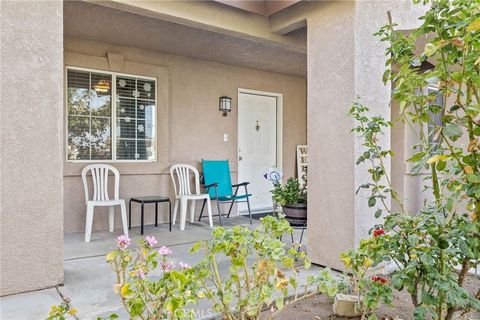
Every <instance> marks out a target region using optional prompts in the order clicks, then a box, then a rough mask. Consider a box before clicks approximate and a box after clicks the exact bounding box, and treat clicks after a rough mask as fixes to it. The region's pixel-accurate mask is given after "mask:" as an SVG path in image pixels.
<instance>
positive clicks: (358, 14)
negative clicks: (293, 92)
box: [307, 0, 424, 269]
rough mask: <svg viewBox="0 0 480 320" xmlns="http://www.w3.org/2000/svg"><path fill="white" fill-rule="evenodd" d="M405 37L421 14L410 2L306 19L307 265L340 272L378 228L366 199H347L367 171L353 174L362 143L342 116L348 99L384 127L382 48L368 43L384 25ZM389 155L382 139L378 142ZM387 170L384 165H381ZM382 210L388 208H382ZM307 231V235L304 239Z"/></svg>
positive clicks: (386, 101)
mask: <svg viewBox="0 0 480 320" xmlns="http://www.w3.org/2000/svg"><path fill="white" fill-rule="evenodd" d="M387 11H391V12H392V16H393V20H394V22H395V23H398V24H399V26H398V28H399V29H405V30H408V29H412V28H414V27H415V26H416V25H417V24H418V21H417V17H419V16H420V15H421V14H422V13H423V11H424V9H423V8H422V7H420V6H415V7H414V6H413V5H412V3H411V2H410V1H406V0H405V1H404V0H391V1H355V2H353V1H352V2H350V1H349V2H339V1H338V2H334V1H332V2H322V3H320V4H316V6H315V8H311V9H310V10H309V11H308V12H307V30H308V32H307V33H308V48H307V51H308V54H307V55H308V93H309V94H308V107H307V109H308V114H307V116H308V130H307V131H308V132H307V135H308V141H316V142H317V141H318V142H317V143H310V145H309V152H310V159H309V181H310V183H309V199H308V205H309V209H308V210H309V225H308V229H309V232H308V243H307V246H308V253H309V255H311V257H312V260H313V262H315V263H318V264H321V265H327V266H330V267H333V268H337V269H343V265H342V263H341V262H340V260H339V255H340V253H341V252H344V251H346V250H349V249H351V248H353V247H354V246H355V245H356V244H358V241H359V240H360V239H362V238H364V237H366V236H367V235H368V230H369V229H370V228H371V227H372V226H373V225H374V224H375V223H379V222H380V220H377V219H375V218H374V212H375V211H376V208H368V205H367V200H368V195H369V192H368V191H366V192H360V193H359V195H358V196H355V191H356V189H357V188H358V186H359V185H361V184H363V183H365V182H368V181H369V173H368V171H367V170H368V167H367V166H355V160H356V159H357V158H358V156H360V155H361V154H362V153H363V148H362V145H361V144H362V142H361V141H360V140H358V139H357V138H356V137H355V136H354V135H353V134H351V133H350V130H351V129H352V128H353V127H354V121H352V120H351V119H348V118H347V116H346V114H347V111H348V109H349V107H350V105H351V103H352V102H353V101H354V99H355V97H356V96H360V97H361V102H362V103H363V104H365V105H367V106H368V107H369V109H370V112H371V114H374V115H382V116H384V117H385V118H386V119H390V99H391V95H390V85H389V84H387V85H386V86H385V85H384V84H383V83H382V80H381V79H382V74H383V72H384V70H385V64H384V63H385V57H384V50H385V44H384V43H381V42H380V41H379V40H378V39H377V38H375V37H374V36H373V33H374V32H375V31H377V30H378V28H379V27H380V26H381V25H383V24H386V23H387ZM380 142H381V143H382V144H383V145H384V147H385V148H387V149H388V148H389V147H390V132H386V133H385V135H384V137H383V138H382V140H381V141H380ZM387 167H388V168H390V164H389V163H387ZM387 202H388V201H387ZM310 230H312V231H310Z"/></svg>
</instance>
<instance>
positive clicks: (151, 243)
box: [145, 236, 157, 248]
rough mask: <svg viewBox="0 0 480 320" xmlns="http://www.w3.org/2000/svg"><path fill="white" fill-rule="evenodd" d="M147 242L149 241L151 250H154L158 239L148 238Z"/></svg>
mask: <svg viewBox="0 0 480 320" xmlns="http://www.w3.org/2000/svg"><path fill="white" fill-rule="evenodd" d="M145 241H147V243H148V245H149V246H150V248H153V246H155V245H156V244H157V239H155V237H154V236H146V237H145Z"/></svg>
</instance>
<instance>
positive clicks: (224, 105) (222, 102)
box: [218, 96, 232, 117]
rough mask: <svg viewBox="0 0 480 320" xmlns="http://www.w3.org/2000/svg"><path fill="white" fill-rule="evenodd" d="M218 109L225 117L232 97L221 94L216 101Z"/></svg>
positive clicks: (229, 109) (230, 107) (230, 108)
mask: <svg viewBox="0 0 480 320" xmlns="http://www.w3.org/2000/svg"><path fill="white" fill-rule="evenodd" d="M218 110H220V111H222V112H223V116H224V117H226V116H227V113H228V112H230V111H231V110H232V98H230V97H226V96H222V97H220V99H219V102H218Z"/></svg>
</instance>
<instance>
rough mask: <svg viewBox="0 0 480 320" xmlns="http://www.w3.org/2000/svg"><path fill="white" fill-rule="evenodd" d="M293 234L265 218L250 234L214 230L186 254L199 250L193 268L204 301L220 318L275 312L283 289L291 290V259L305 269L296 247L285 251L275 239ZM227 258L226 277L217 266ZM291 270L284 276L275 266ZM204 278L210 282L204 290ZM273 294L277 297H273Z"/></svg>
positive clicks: (283, 222) (235, 229) (242, 230)
mask: <svg viewBox="0 0 480 320" xmlns="http://www.w3.org/2000/svg"><path fill="white" fill-rule="evenodd" d="M292 231H293V230H292V228H291V227H290V225H289V223H288V222H287V221H286V220H284V219H280V220H279V219H276V218H273V217H271V216H267V217H265V218H263V219H262V225H261V226H260V227H259V228H257V229H255V230H251V229H249V228H246V227H240V226H235V227H233V228H231V229H225V228H222V227H217V228H215V229H214V230H213V239H212V240H208V241H200V242H198V243H196V244H195V245H194V246H193V248H192V252H198V251H200V250H203V251H204V254H205V258H204V260H203V261H202V262H201V263H199V264H198V265H196V267H195V269H196V272H198V274H199V275H200V281H201V282H202V285H203V289H204V290H205V293H206V297H207V298H208V299H211V300H212V302H213V304H214V306H213V307H214V309H215V310H217V311H219V312H221V313H222V314H223V315H224V317H225V318H226V319H229V320H237V319H242V320H243V319H247V320H249V319H252V320H253V319H259V315H260V312H261V310H262V308H263V307H264V306H268V305H272V304H273V302H274V300H275V306H276V307H277V308H279V309H281V308H282V307H283V305H284V297H285V296H286V295H287V294H288V287H293V288H295V289H296V288H297V282H296V275H297V273H298V270H297V268H296V266H295V260H296V259H297V258H299V259H302V260H303V263H304V266H305V267H306V268H308V267H309V266H310V262H309V260H308V258H306V256H305V254H304V253H303V252H301V253H298V252H297V250H296V248H295V247H294V248H290V249H289V250H287V249H285V248H284V246H285V244H284V243H283V242H282V241H280V240H279V237H280V236H281V235H283V234H284V233H291V232H292ZM224 258H227V260H228V262H226V263H229V264H230V268H229V270H228V273H226V274H221V273H220V271H219V267H218V266H219V263H220V262H224V263H225V261H224ZM282 267H284V268H287V269H288V270H290V271H291V272H292V276H288V275H287V274H286V273H285V272H284V271H282V270H281V268H282ZM207 280H208V281H210V282H211V283H213V287H209V286H208V283H207ZM275 294H277V296H275Z"/></svg>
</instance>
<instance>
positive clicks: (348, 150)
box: [307, 2, 355, 269]
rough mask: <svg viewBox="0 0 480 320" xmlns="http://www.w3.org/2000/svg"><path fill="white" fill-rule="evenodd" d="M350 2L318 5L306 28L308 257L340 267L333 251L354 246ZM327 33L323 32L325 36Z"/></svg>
mask: <svg viewBox="0 0 480 320" xmlns="http://www.w3.org/2000/svg"><path fill="white" fill-rule="evenodd" d="M354 8H355V5H354V3H353V2H341V3H340V2H338V3H334V2H331V3H324V4H322V6H321V7H320V8H319V10H317V11H315V12H314V13H312V14H311V16H310V17H309V18H308V20H307V27H308V33H307V34H308V70H309V72H308V92H309V95H308V141H310V144H309V168H308V175H309V185H308V211H309V217H308V220H309V222H308V238H307V239H308V244H307V247H308V254H309V255H310V256H311V258H312V260H313V261H314V262H315V263H319V264H322V265H328V266H330V267H333V268H337V269H339V268H341V266H340V264H341V263H340V261H339V253H340V252H342V251H345V250H348V249H349V248H352V247H353V245H354V242H353V241H354V239H353V237H352V234H353V233H354V227H355V226H354V195H355V191H354V167H353V165H352V163H353V148H354V143H353V142H354V141H353V135H352V134H351V133H350V129H351V128H352V125H353V121H352V120H351V119H348V118H347V117H346V114H347V111H348V107H349V104H350V102H351V101H352V100H353V99H354V96H355V95H354V89H355V88H354V86H353V85H352V83H354V63H355V60H354V50H355V47H354V30H353V28H352V27H351V23H352V20H353V19H354ZM326 30H328V32H326Z"/></svg>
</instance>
